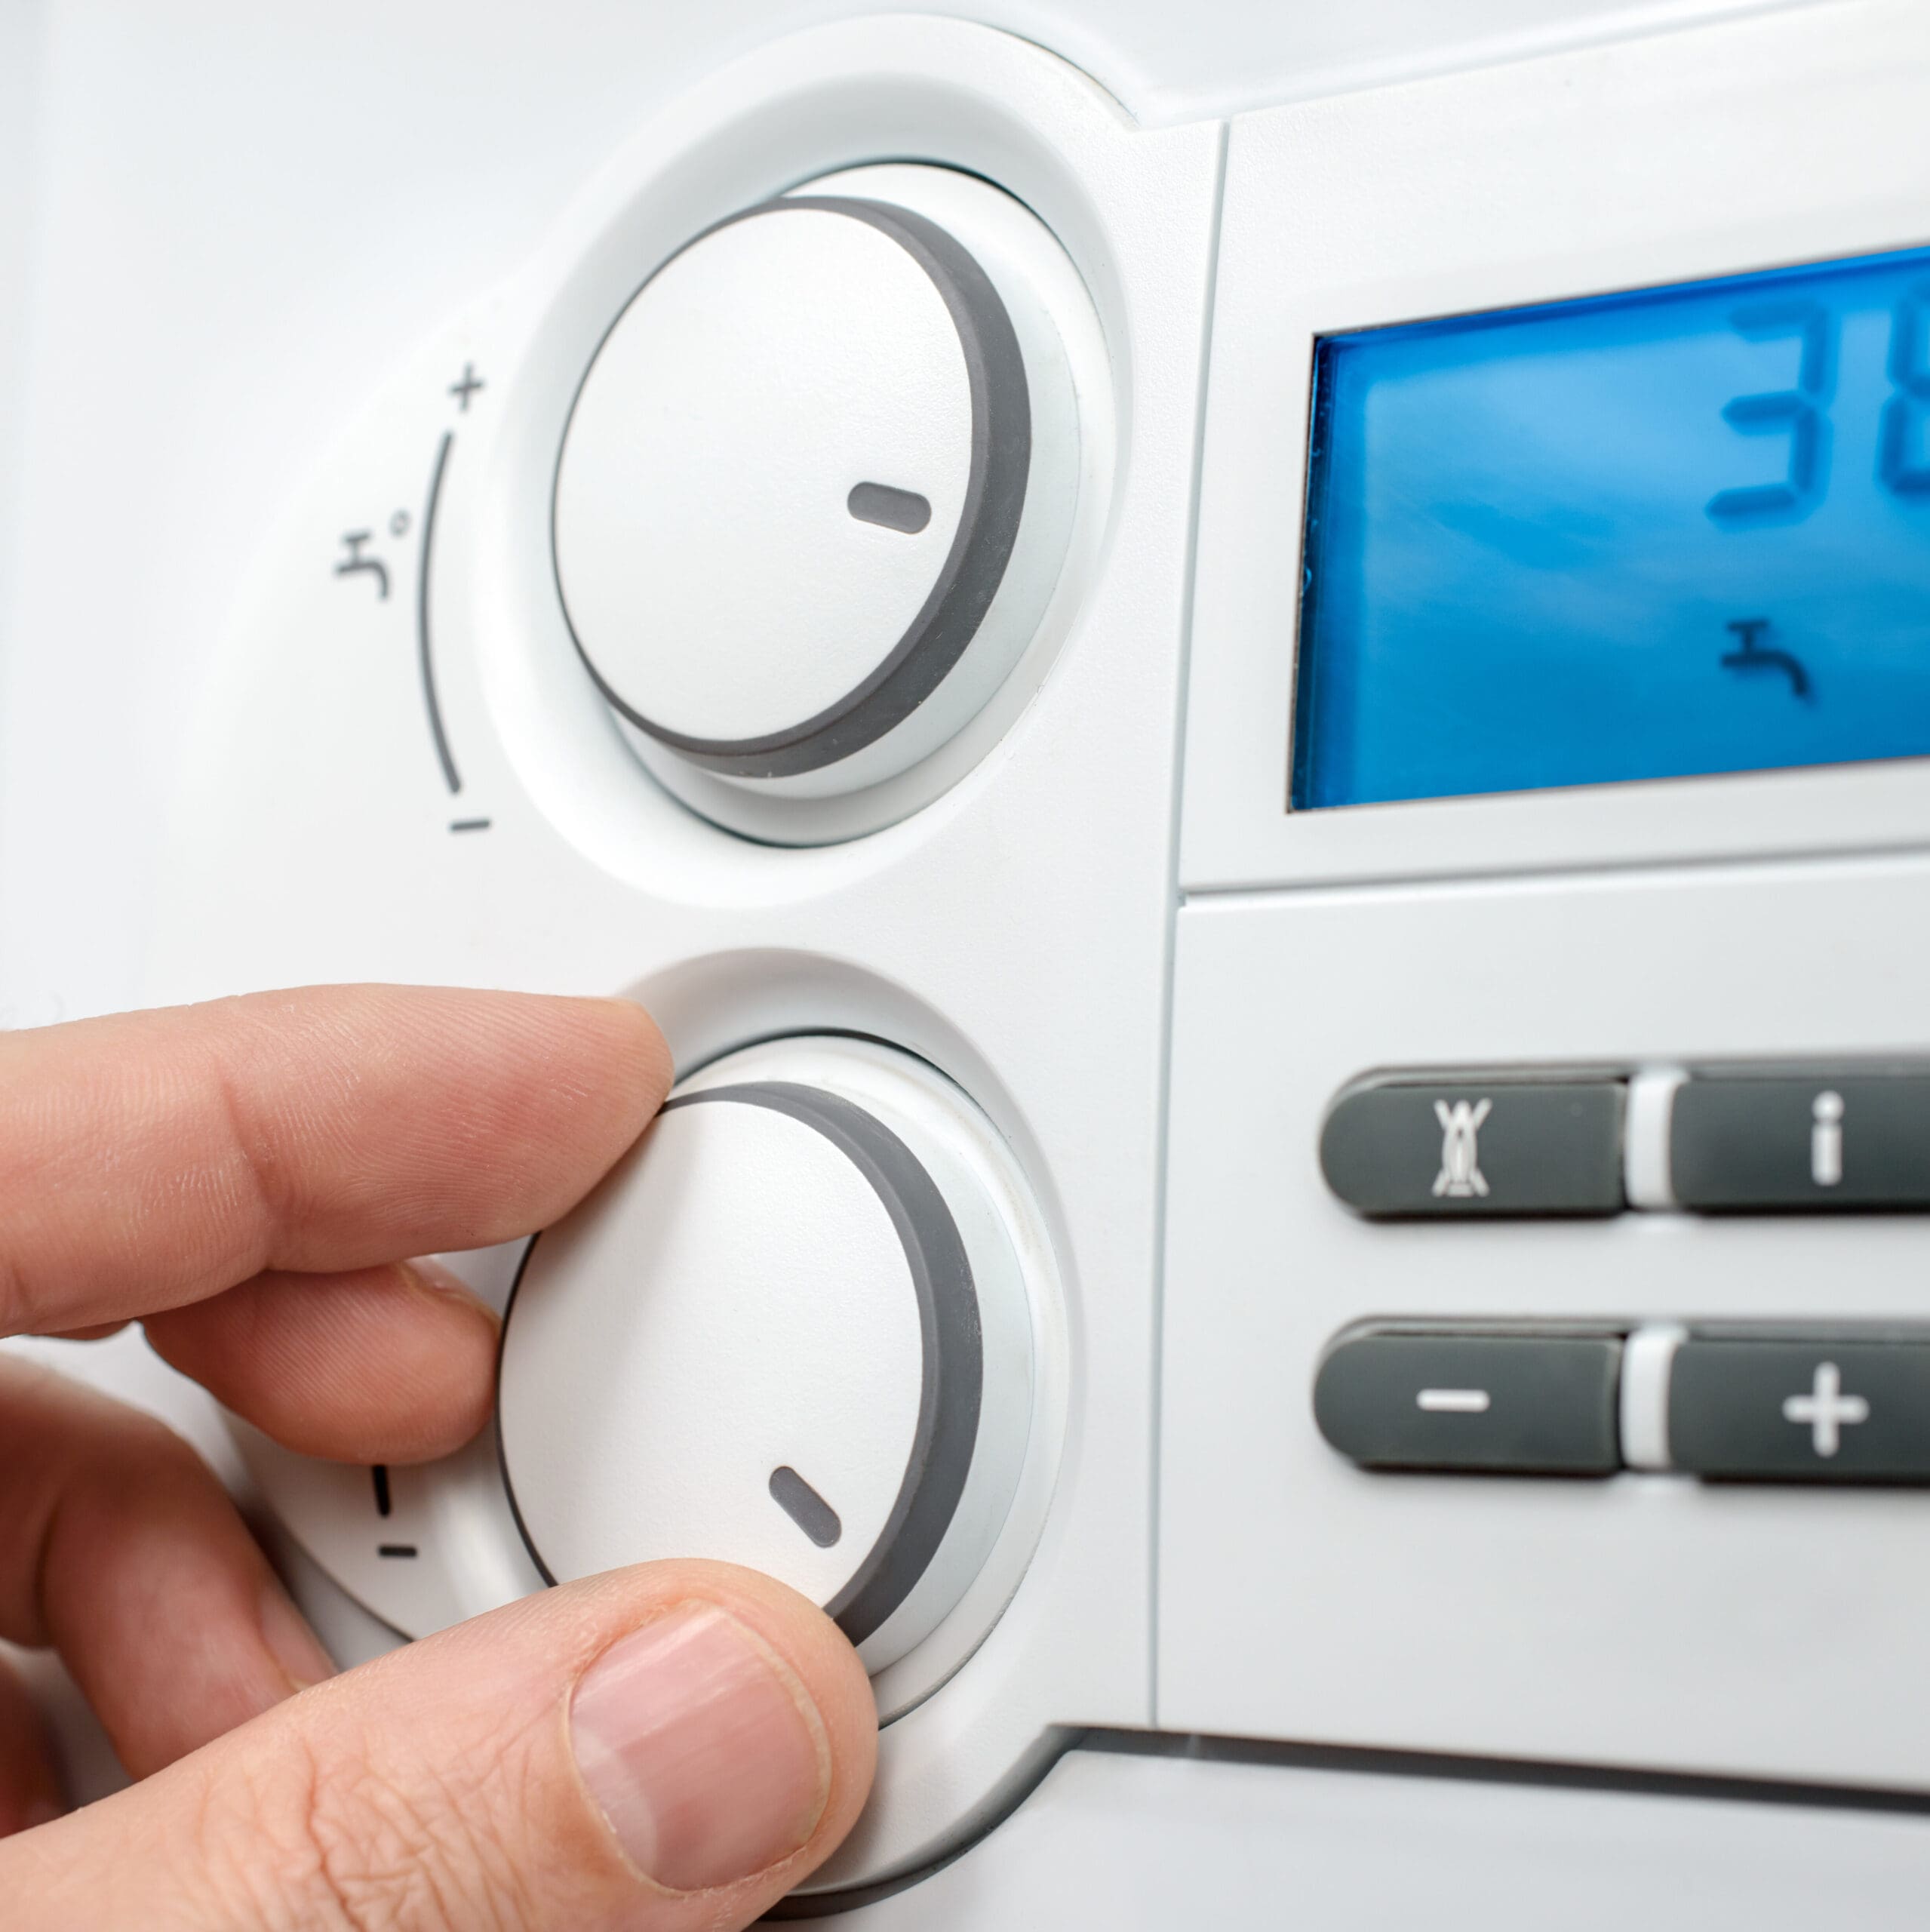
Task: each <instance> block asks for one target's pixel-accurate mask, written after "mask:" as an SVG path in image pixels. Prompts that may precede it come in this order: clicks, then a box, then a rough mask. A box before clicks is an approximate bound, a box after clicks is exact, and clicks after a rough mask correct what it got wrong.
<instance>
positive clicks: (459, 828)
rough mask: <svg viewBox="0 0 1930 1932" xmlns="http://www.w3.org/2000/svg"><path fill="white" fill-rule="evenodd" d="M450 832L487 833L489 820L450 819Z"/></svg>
mask: <svg viewBox="0 0 1930 1932" xmlns="http://www.w3.org/2000/svg"><path fill="white" fill-rule="evenodd" d="M449 829H450V831H451V832H487V830H488V829H489V820H487V819H486V818H452V819H451V820H450V821H449Z"/></svg>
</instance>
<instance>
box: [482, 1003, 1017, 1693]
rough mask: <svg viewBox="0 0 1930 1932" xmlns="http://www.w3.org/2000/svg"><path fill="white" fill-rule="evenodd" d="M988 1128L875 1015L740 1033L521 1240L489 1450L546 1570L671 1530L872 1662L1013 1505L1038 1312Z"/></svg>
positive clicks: (966, 1570) (929, 1623) (669, 1541)
mask: <svg viewBox="0 0 1930 1932" xmlns="http://www.w3.org/2000/svg"><path fill="white" fill-rule="evenodd" d="M991 1132H992V1130H991V1128H990V1126H989V1124H988V1123H987V1122H985V1120H984V1119H983V1118H982V1116H981V1115H979V1114H978V1112H976V1109H973V1108H972V1107H971V1106H970V1103H968V1102H967V1101H966V1100H965V1099H964V1098H963V1096H962V1095H961V1094H959V1093H958V1092H957V1090H956V1089H955V1088H952V1087H951V1085H950V1084H949V1083H948V1082H947V1081H945V1080H943V1079H942V1077H941V1076H939V1075H937V1074H936V1073H934V1072H932V1070H931V1069H929V1068H927V1067H925V1066H924V1065H923V1063H920V1062H917V1061H914V1060H911V1059H909V1058H908V1057H906V1056H904V1055H901V1054H893V1053H891V1052H890V1051H887V1050H886V1049H884V1048H875V1047H871V1046H869V1045H868V1044H864V1043H862V1042H857V1041H840V1040H823V1041H786V1042H781V1043H779V1044H777V1045H776V1046H773V1047H769V1048H757V1049H753V1050H751V1051H750V1052H748V1053H747V1054H739V1055H736V1056H733V1057H732V1058H731V1059H730V1060H726V1061H724V1062H721V1063H718V1066H715V1067H713V1068H711V1069H708V1070H707V1072H706V1073H705V1075H703V1076H702V1077H701V1078H699V1079H698V1080H696V1081H691V1082H690V1083H687V1084H686V1086H685V1087H684V1088H682V1089H681V1090H680V1091H679V1092H678V1094H677V1095H675V1096H674V1097H672V1100H670V1102H669V1103H668V1105H667V1106H665V1109H664V1111H663V1112H662V1115H661V1116H660V1117H659V1119H658V1120H657V1121H656V1123H655V1124H653V1126H652V1128H650V1131H649V1133H648V1134H647V1135H646V1136H645V1137H644V1140H642V1141H641V1143H639V1144H638V1147H637V1149H635V1151H634V1152H632V1154H631V1155H629V1156H628V1158H627V1160H626V1161H625V1164H623V1165H622V1167H621V1168H619V1169H618V1170H617V1171H616V1174H614V1175H613V1177H611V1178H610V1180H608V1181H607V1182H606V1183H604V1186H602V1187H601V1188H600V1189H598V1192H596V1193H595V1195H592V1197H591V1198H590V1199H589V1201H587V1202H585V1204H584V1205H583V1206H582V1207H579V1209H578V1210H577V1211H576V1212H575V1213H574V1214H571V1215H570V1216H569V1217H567V1218H566V1219H565V1220H564V1221H563V1222H561V1223H559V1224H558V1226H556V1227H554V1228H552V1229H549V1231H548V1232H546V1233H545V1234H543V1235H542V1236H541V1237H540V1238H539V1239H538V1240H537V1241H536V1243H535V1244H534V1245H533V1248H532V1249H531V1251H530V1256H529V1258H528V1260H527V1262H526V1263H525V1265H524V1272H523V1274H522V1277H521V1280H520V1281H519V1282H518V1285H517V1288H516V1291H515V1295H514V1297H512V1301H511V1303H510V1307H509V1315H508V1318H507V1321H506V1327H505V1331H504V1337H503V1346H502V1383H501V1396H500V1400H501V1411H500V1421H501V1432H502V1455H503V1468H504V1474H505V1477H506V1481H507V1482H508V1484H509V1491H510V1495H511V1498H512V1503H513V1504H514V1506H515V1511H516V1514H517V1518H518V1522H519V1523H520V1524H521V1527H522V1530H523V1532H524V1538H525V1540H526V1541H527V1543H528V1545H529V1548H530V1553H531V1554H532V1555H533V1557H534V1558H535V1559H536V1562H537V1564H538V1565H539V1567H540V1568H541V1569H542V1571H543V1572H544V1573H545V1574H546V1575H548V1576H549V1577H552V1578H553V1579H558V1580H561V1579H567V1578H570V1577H579V1576H584V1575H588V1574H591V1573H592V1572H594V1571H600V1570H605V1569H609V1568H611V1567H615V1566H616V1565H619V1564H625V1563H632V1562H636V1561H641V1560H644V1559H645V1558H653V1557H659V1556H672V1555H675V1556H711V1557H718V1558H727V1559H729V1560H730V1561H736V1562H740V1563H746V1564H751V1565H753V1566H754V1567H757V1568H759V1569H762V1570H764V1571H769V1572H770V1573H771V1574H775V1575H776V1576H778V1577H781V1578H782V1579H783V1580H785V1581H786V1582H787V1583H791V1585H793V1586H794V1587H795V1588H797V1589H800V1590H801V1591H803V1592H804V1593H805V1594H806V1595H809V1596H810V1597H811V1598H813V1599H814V1600H815V1601H817V1602H819V1603H820V1604H823V1605H825V1607H826V1608H827V1609H828V1611H830V1613H831V1615H832V1616H834V1617H836V1618H837V1620H838V1622H839V1623H840V1624H841V1626H842V1627H843V1628H844V1631H845V1632H846V1634H847V1635H848V1636H849V1637H850V1638H851V1639H852V1640H853V1642H855V1643H856V1644H858V1645H859V1650H860V1654H861V1655H862V1657H863V1658H864V1660H865V1663H867V1665H868V1666H869V1667H870V1668H871V1669H873V1670H874V1671H875V1670H878V1669H883V1668H884V1666H886V1665H887V1664H889V1663H893V1662H894V1661H896V1660H897V1659H898V1658H899V1657H902V1656H903V1655H905V1654H906V1653H907V1652H908V1651H910V1650H911V1648H912V1647H913V1646H914V1645H915V1644H917V1643H918V1642H920V1641H921V1640H922V1639H923V1638H924V1637H926V1636H927V1635H930V1632H932V1631H933V1629H936V1626H937V1625H938V1624H939V1623H940V1622H941V1621H942V1620H943V1618H944V1617H945V1615H946V1614H947V1613H948V1611H950V1610H951V1608H952V1607H953V1606H954V1604H956V1603H957V1601H958V1599H959V1598H960V1596H961V1595H963V1592H964V1590H965V1589H966V1587H967V1586H968V1585H969V1584H970V1582H971V1580H972V1579H973V1577H975V1576H976V1574H977V1573H978V1571H979V1567H980V1566H981V1565H982V1563H983V1561H984V1560H985V1557H986V1555H987V1554H988V1552H989V1550H990V1549H991V1544H992V1542H993V1541H994V1539H995V1538H996V1537H997V1534H998V1531H999V1530H1000V1527H1001V1526H1002V1525H1003V1521H1004V1520H1005V1516H1006V1511H1007V1509H1008V1507H1009V1506H1010V1502H1011V1500H1012V1496H1013V1491H1014V1488H1015V1487H1016V1483H1017V1479H1018V1475H1019V1466H1020V1463H1022V1460H1023V1457H1024V1452H1025V1441H1026V1437H1027V1432H1028V1423H1029V1417H1030V1414H1031V1318H1030V1313H1029V1307H1028V1301H1027V1297H1026V1291H1025V1284H1024V1281H1023V1278H1022V1274H1021V1272H1020V1265H1019V1260H1018V1258H1017V1253H1016V1249H1015V1247H1014V1243H1013V1237H1012V1234H1011V1231H1010V1229H1009V1228H1008V1227H1007V1226H1006V1224H1005V1222H1004V1220H1003V1210H1002V1208H1001V1207H1000V1204H998V1202H997V1201H996V1200H995V1199H994V1198H992V1197H991V1193H990V1192H989V1191H988V1189H986V1187H985V1186H984V1184H983V1183H982V1180H980V1179H979V1178H978V1177H977V1175H976V1173H975V1164H974V1162H973V1158H971V1157H972V1151H973V1143H974V1141H975V1140H979V1139H981V1138H982V1137H985V1136H988V1135H989V1134H991Z"/></svg>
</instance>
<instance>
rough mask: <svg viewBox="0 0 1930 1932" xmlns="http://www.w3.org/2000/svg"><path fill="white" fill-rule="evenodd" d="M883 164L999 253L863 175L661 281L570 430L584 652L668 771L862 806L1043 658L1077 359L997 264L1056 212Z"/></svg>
mask: <svg viewBox="0 0 1930 1932" xmlns="http://www.w3.org/2000/svg"><path fill="white" fill-rule="evenodd" d="M875 172H876V173H877V174H878V175H880V177H890V179H891V180H893V181H896V182H899V183H902V181H903V180H905V179H906V178H907V177H909V178H911V180H912V181H913V182H914V185H915V184H916V183H917V180H918V179H919V178H920V177H934V178H935V179H936V180H937V181H938V182H939V184H940V186H941V188H942V195H941V205H944V206H945V207H946V208H948V209H949V208H951V207H952V206H953V205H957V207H960V208H963V210H964V211H965V212H966V215H967V220H966V222H965V223H964V224H963V225H964V226H968V227H973V226H976V229H978V230H979V233H980V234H981V235H982V236H984V237H985V238H988V240H989V241H990V242H991V246H990V247H989V248H987V249H986V251H985V255H986V259H985V260H981V259H980V254H979V253H978V252H975V251H974V249H973V248H971V247H968V245H967V243H966V242H965V241H963V240H962V239H960V236H959V235H958V234H957V233H956V232H954V226H949V225H947V224H945V223H942V222H941V221H940V220H936V219H934V218H933V217H931V216H930V215H929V214H924V213H920V212H919V211H917V210H916V209H915V208H912V207H910V206H908V205H905V204H904V202H902V201H893V200H890V199H885V198H876V197H874V196H872V195H865V194H863V193H861V192H853V188H854V187H861V186H863V185H864V181H863V173H862V172H861V174H859V176H856V177H838V180H837V187H838V192H813V190H811V189H804V190H801V191H800V192H798V193H797V194H794V195H788V196H785V197H783V198H780V199H779V200H776V201H773V202H767V203H765V204H764V205H761V206H760V207H757V208H751V209H748V210H746V211H745V212H743V213H742V214H738V215H736V216H735V217H732V218H731V219H730V220H727V221H724V222H723V223H720V224H719V225H718V226H715V227H714V228H712V229H710V230H709V231H708V232H707V233H705V234H704V235H700V236H699V237H698V238H696V240H694V241H693V242H690V244H689V245H687V246H686V247H685V248H684V249H683V250H682V251H681V252H680V253H678V254H676V255H675V256H674V257H672V259H671V260H669V261H668V262H667V263H665V264H664V266H662V268H660V269H658V271H657V272H656V274H655V275H653V276H652V277H651V278H650V280H649V281H647V283H645V285H644V287H643V288H641V290H640V291H638V294H636V296H635V297H634V298H633V299H632V301H631V303H630V304H629V306H628V308H627V309H625V310H624V312H623V313H622V315H621V316H620V317H619V318H618V320H617V321H616V324H615V325H614V326H613V328H612V329H611V330H610V334H608V336H607V337H606V338H605V339H604V343H603V344H602V346H601V349H599V350H598V353H597V356H596V358H595V361H594V362H593V363H592V365H591V368H590V370H589V374H588V375H587V376H586V377H585V380H584V382H583V385H582V390H581V392H580V393H579V395H578V397H577V399H576V405H575V407H574V408H573V411H572V414H571V416H570V422H569V426H568V428H567V432H566V433H565V436H564V445H563V450H562V454H561V460H560V461H559V463H558V472H557V478H556V491H555V553H556V567H557V580H558V586H559V587H560V589H561V595H562V600H563V604H564V611H565V614H566V616H567V619H568V621H569V624H570V629H571V632H572V633H573V635H574V637H575V638H576V644H577V646H578V648H579V651H580V653H581V654H582V659H583V661H584V663H585V665H586V666H588V668H589V671H590V672H591V675H592V676H593V677H594V678H595V681H596V682H597V684H598V686H599V687H600V688H601V691H602V692H603V694H604V697H605V698H606V699H607V700H608V702H609V703H610V705H611V706H613V708H614V709H615V710H616V712H617V713H618V715H619V717H620V718H622V719H623V720H624V721H625V722H626V723H627V724H628V725H629V726H630V727H631V728H632V730H633V731H634V732H635V734H639V742H640V743H641V745H642V746H644V748H645V749H646V751H647V755H649V754H654V755H656V756H657V757H659V758H660V757H661V756H662V755H663V754H664V753H665V752H668V753H669V754H672V755H674V756H675V758H678V759H681V760H682V761H684V763H686V764H689V765H693V766H695V767H696V768H699V769H701V770H702V771H705V772H708V773H710V774H715V776H717V777H721V778H722V779H724V780H732V781H736V782H739V783H752V784H754V785H757V786H760V787H767V786H770V785H771V784H772V783H777V784H778V785H779V786H782V785H784V784H785V783H788V784H789V786H790V787H791V789H794V790H801V791H804V792H816V793H819V794H822V793H824V792H827V791H834V790H839V789H852V788H853V787H855V786H859V785H865V784H870V783H876V782H877V781H878V780H880V779H882V778H883V777H887V776H889V775H890V774H892V773H893V772H894V771H899V770H902V769H904V768H905V767H906V766H907V765H908V764H911V763H912V762H914V761H916V760H917V758H920V757H922V756H924V755H925V754H926V753H927V752H929V751H930V750H931V749H934V748H935V746H936V744H938V743H942V742H943V740H945V738H946V737H949V736H950V735H951V734H952V733H953V732H954V731H956V730H957V728H959V726H960V725H961V724H963V722H964V721H966V719H967V718H969V717H970V715H973V712H976V710H977V709H978V708H979V706H980V705H981V704H982V703H984V701H985V698H986V697H988V696H989V695H990V693H991V691H992V690H993V689H994V688H996V687H997V684H998V682H999V681H1000V680H1001V679H1002V678H1003V676H1004V675H1005V674H1006V672H1008V671H1009V670H1010V669H1011V666H1012V665H1013V663H1014V662H1016V658H1017V657H1018V655H1019V653H1020V652H1021V651H1022V649H1023V648H1024V646H1025V644H1026V642H1027V641H1029V638H1030V636H1031V632H1032V630H1033V629H1034V627H1035V625H1036V622H1037V617H1038V615H1039V611H1040V608H1041V607H1042V605H1043V600H1044V597H1045V595H1046V594H1047V593H1048V592H1050V587H1051V584H1052V583H1053V580H1054V578H1055V576H1056V566H1057V561H1058V558H1059V553H1060V552H1062V549H1063V546H1064V540H1065V534H1066V531H1068V529H1069V527H1070V519H1071V509H1072V505H1071V501H1070V500H1069V492H1068V483H1069V480H1070V478H1071V477H1072V475H1074V464H1073V463H1071V461H1069V460H1067V457H1066V449H1065V446H1066V445H1068V444H1070V445H1073V446H1074V447H1075V448H1076V445H1077V435H1078V430H1077V416H1076V411H1075V409H1074V402H1073V398H1072V393H1071V385H1070V380H1069V378H1068V374H1067V372H1066V369H1065V362H1064V358H1063V352H1062V348H1061V346H1060V345H1059V342H1058V340H1057V337H1056V334H1054V332H1053V326H1052V324H1051V323H1050V320H1049V319H1048V318H1046V315H1045V313H1044V311H1043V309H1040V307H1039V306H1038V304H1037V301H1036V300H1035V299H1034V297H1032V296H1031V291H1029V289H1028V288H1026V287H1025V286H1024V285H1023V281H1022V272H1021V271H1019V270H1017V269H1014V268H1013V266H1011V264H1010V263H1007V262H1004V261H1002V260H1001V259H1000V248H999V247H998V242H999V240H1000V234H1001V232H1002V230H1003V229H1005V228H1011V229H1013V230H1014V232H1015V233H1016V232H1017V230H1018V229H1019V227H1020V226H1022V225H1023V226H1025V227H1028V228H1029V229H1037V223H1036V221H1034V218H1033V217H1031V216H1030V215H1029V214H1027V213H1026V212H1025V211H1024V210H1023V209H1022V208H1020V207H1019V205H1018V204H1017V203H1016V202H1012V201H1010V198H1009V197H1006V196H1005V195H1001V194H1000V192H998V191H997V189H992V188H990V187H988V186H986V185H985V184H984V183H967V180H966V177H956V176H951V175H948V174H946V173H945V171H942V170H938V169H909V168H896V169H891V170H878V171H875ZM1023 239H1025V242H1026V244H1027V245H1028V246H1036V242H1035V241H1034V239H1033V238H1031V236H1029V235H1027V236H1025V237H1023ZM1014 258H1015V259H1016V254H1015V257H1014ZM1001 282H1003V285H1004V286H1003V288H1001V286H1000V284H1001ZM1041 438H1043V440H1044V441H1045V443H1046V445H1049V446H1050V447H1049V448H1048V449H1047V451H1046V452H1044V457H1045V459H1046V460H1035V459H1037V458H1038V457H1040V452H1039V451H1037V450H1036V449H1035V445H1037V444H1038V443H1039V442H1040V439H1041ZM1015 556H1016V557H1017V558H1018V560H1019V562H1018V566H1017V568H1015V565H1014V559H1015ZM1008 580H1010V581H1008ZM1001 591H1004V592H1006V595H1005V596H1004V598H1003V600H1001V597H1000V593H1001ZM994 607H997V608H996V610H995V608H994ZM988 620H989V621H988ZM825 774H833V775H830V776H827V775H825Z"/></svg>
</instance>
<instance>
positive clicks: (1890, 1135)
mask: <svg viewBox="0 0 1930 1932" xmlns="http://www.w3.org/2000/svg"><path fill="white" fill-rule="evenodd" d="M1669 1176H1670V1186H1671V1188H1672V1189H1673V1192H1674V1195H1675V1198H1676V1201H1678V1202H1680V1204H1681V1205H1682V1206H1683V1207H1690V1208H1696V1209H1700V1210H1701V1211H1703V1212H1704V1213H1717V1214H1719V1213H1724V1212H1727V1213H1747V1212H1750V1211H1756V1212H1762V1211H1770V1212H1777V1211H1788V1210H1790V1209H1806V1210H1812V1211H1813V1210H1816V1209H1823V1210H1828V1209H1832V1208H1836V1209H1841V1208H1845V1207H1851V1208H1864V1209H1869V1208H1882V1207H1891V1208H1907V1207H1915V1208H1930V1074H1925V1073H1922V1072H1914V1071H1913V1072H1887V1073H1886V1072H1879V1071H1872V1070H1868V1069H1864V1070H1862V1071H1852V1070H1851V1069H1842V1071H1840V1072H1836V1071H1832V1070H1830V1069H1827V1068H1825V1069H1818V1070H1817V1071H1815V1072H1811V1073H1809V1074H1807V1075H1796V1076H1794V1077H1792V1075H1790V1073H1789V1072H1787V1071H1780V1072H1776V1073H1774V1074H1755V1073H1742V1072H1737V1073H1727V1072H1723V1073H1713V1074H1711V1073H1698V1074H1697V1075H1695V1078H1692V1079H1691V1080H1689V1081H1685V1082H1684V1083H1683V1085H1682V1086H1681V1087H1680V1088H1678V1089H1677V1090H1676V1094H1675V1097H1674V1102H1673V1106H1672V1108H1671V1110H1670V1123H1669Z"/></svg>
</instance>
